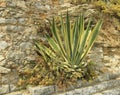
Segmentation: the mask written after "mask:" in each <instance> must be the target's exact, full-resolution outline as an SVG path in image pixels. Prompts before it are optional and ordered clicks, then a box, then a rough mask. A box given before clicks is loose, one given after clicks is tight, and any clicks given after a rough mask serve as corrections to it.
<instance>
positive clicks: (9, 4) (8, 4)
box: [7, 1, 16, 7]
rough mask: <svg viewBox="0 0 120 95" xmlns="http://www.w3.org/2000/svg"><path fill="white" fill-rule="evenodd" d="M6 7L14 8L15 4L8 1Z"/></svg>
mask: <svg viewBox="0 0 120 95" xmlns="http://www.w3.org/2000/svg"><path fill="white" fill-rule="evenodd" d="M7 6H10V7H15V6H16V4H15V2H12V1H8V2H7Z"/></svg>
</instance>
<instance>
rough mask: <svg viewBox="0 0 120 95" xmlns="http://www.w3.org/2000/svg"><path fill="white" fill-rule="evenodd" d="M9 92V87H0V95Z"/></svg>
mask: <svg viewBox="0 0 120 95" xmlns="http://www.w3.org/2000/svg"><path fill="white" fill-rule="evenodd" d="M8 92H9V85H1V86H0V95H4V94H5V93H8Z"/></svg>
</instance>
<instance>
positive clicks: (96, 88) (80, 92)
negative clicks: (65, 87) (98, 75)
mask: <svg viewBox="0 0 120 95" xmlns="http://www.w3.org/2000/svg"><path fill="white" fill-rule="evenodd" d="M119 85H120V79H116V80H110V81H104V82H101V83H99V84H95V85H92V86H88V87H84V88H79V89H75V90H72V91H68V92H69V93H73V92H74V94H73V95H76V94H75V93H77V95H91V94H94V93H97V92H100V91H103V90H104V89H109V88H111V87H112V88H113V87H116V86H119ZM68 92H65V93H64V94H63V93H62V95H71V94H68ZM58 95H61V94H58ZM108 95H109V94H108Z"/></svg>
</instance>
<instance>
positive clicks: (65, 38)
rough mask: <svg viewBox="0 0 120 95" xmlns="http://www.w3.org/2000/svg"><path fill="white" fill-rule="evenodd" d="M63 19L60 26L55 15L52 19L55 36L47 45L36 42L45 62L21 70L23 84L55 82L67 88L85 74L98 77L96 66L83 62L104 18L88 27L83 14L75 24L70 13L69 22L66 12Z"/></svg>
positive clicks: (48, 40) (50, 38) (48, 37)
mask: <svg viewBox="0 0 120 95" xmlns="http://www.w3.org/2000/svg"><path fill="white" fill-rule="evenodd" d="M60 19H61V20H60V26H59V27H57V24H56V22H55V19H54V18H53V21H52V22H51V32H52V37H50V36H47V37H46V38H47V42H48V44H47V45H45V44H44V43H41V42H35V45H36V47H37V52H38V54H39V55H40V58H42V59H43V61H42V62H38V63H37V64H33V66H32V67H31V68H30V69H27V70H24V71H23V72H20V76H21V80H20V81H19V85H22V84H24V86H26V85H28V84H32V85H33V84H34V85H37V84H40V85H50V84H55V85H58V86H59V87H67V86H68V85H71V84H72V85H73V84H74V83H75V82H77V80H78V79H80V78H84V76H88V77H87V78H92V77H93V76H94V77H95V74H94V73H93V72H94V70H92V68H91V66H92V65H91V64H89V63H86V62H83V59H84V58H85V56H86V54H87V53H88V51H89V50H90V48H91V47H92V45H93V43H94V41H95V38H96V36H97V35H98V32H99V30H100V28H101V25H102V21H101V20H100V21H98V23H97V24H96V25H95V27H94V28H93V29H91V28H90V25H91V20H90V21H89V23H88V25H87V27H86V28H85V26H84V17H83V15H81V16H80V17H78V18H77V19H76V21H75V22H74V23H71V22H70V17H69V15H68V13H67V15H66V21H64V20H63V18H62V15H61V17H60ZM42 59H40V60H42Z"/></svg>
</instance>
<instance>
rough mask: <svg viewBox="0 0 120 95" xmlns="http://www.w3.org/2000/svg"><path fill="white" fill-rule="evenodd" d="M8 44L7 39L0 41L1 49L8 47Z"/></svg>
mask: <svg viewBox="0 0 120 95" xmlns="http://www.w3.org/2000/svg"><path fill="white" fill-rule="evenodd" d="M8 45H9V44H8V43H7V42H6V41H0V50H2V49H6V48H7V47H8Z"/></svg>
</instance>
